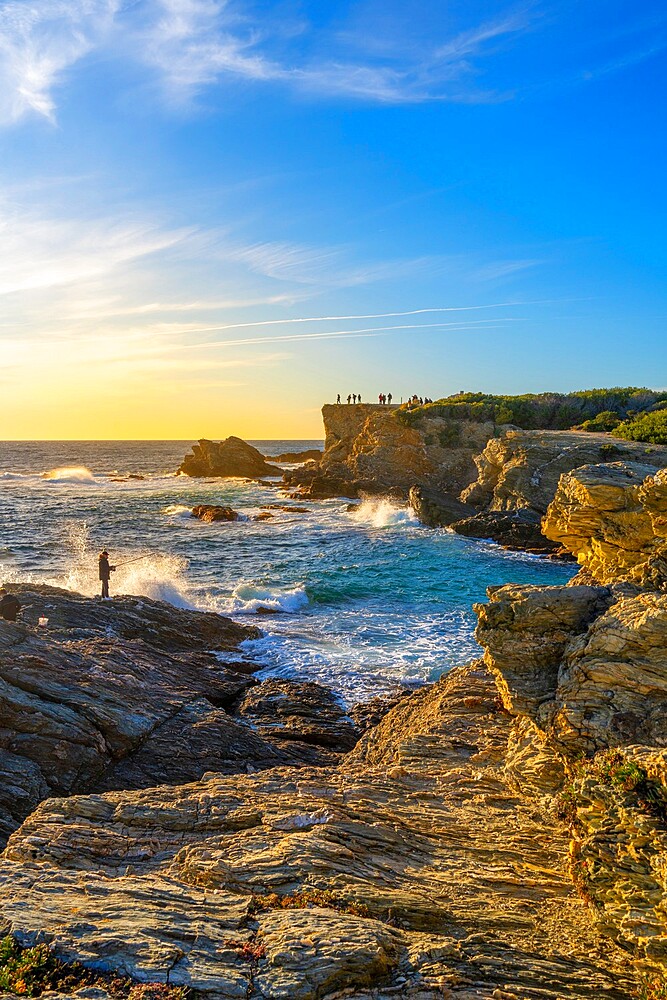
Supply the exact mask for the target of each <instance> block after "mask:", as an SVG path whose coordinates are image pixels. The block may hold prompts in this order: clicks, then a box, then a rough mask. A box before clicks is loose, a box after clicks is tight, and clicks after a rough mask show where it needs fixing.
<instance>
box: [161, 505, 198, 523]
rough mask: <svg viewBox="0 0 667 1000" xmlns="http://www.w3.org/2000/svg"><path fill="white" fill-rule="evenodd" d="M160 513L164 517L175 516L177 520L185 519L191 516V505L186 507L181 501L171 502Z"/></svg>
mask: <svg viewBox="0 0 667 1000" xmlns="http://www.w3.org/2000/svg"><path fill="white" fill-rule="evenodd" d="M162 513H163V514H164V515H165V517H177V518H178V519H179V520H181V519H182V520H184V521H187V520H188V519H189V518H191V517H192V507H187V506H186V505H185V504H183V503H171V504H169V506H168V507H165V508H164V510H163V511H162Z"/></svg>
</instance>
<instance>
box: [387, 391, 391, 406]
mask: <svg viewBox="0 0 667 1000" xmlns="http://www.w3.org/2000/svg"><path fill="white" fill-rule="evenodd" d="M391 400H392V395H391V393H390V392H388V393H387V402H388V403H389V405H390V406H391Z"/></svg>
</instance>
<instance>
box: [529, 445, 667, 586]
mask: <svg viewBox="0 0 667 1000" xmlns="http://www.w3.org/2000/svg"><path fill="white" fill-rule="evenodd" d="M544 533H545V534H546V535H547V537H549V538H551V539H553V540H554V541H556V542H559V543H560V544H562V545H564V546H566V547H567V548H568V549H569V550H570V551H571V552H572V553H573V554H574V555H575V556H576V557H577V561H578V562H579V563H580V565H581V566H583V567H584V569H585V570H587V571H588V572H589V573H590V574H591V576H592V577H593V578H594V579H596V580H598V581H600V582H601V583H607V582H610V581H620V580H627V581H629V582H632V583H635V584H638V585H639V586H644V587H653V588H657V589H663V588H664V587H665V586H667V470H664V469H661V470H659V471H656V470H655V468H653V467H651V466H649V465H645V464H642V465H639V464H636V463H630V462H615V463H613V464H610V465H594V466H585V467H584V468H582V469H577V470H576V471H575V472H572V473H570V474H569V475H567V476H563V478H562V479H561V481H560V485H559V487H558V490H557V492H556V495H555V497H554V500H553V503H552V504H551V505H550V507H549V509H548V511H547V514H546V517H545V518H544Z"/></svg>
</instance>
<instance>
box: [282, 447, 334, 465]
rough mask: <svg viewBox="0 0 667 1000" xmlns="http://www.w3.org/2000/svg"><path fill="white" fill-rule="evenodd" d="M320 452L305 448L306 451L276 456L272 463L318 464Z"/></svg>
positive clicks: (316, 449)
mask: <svg viewBox="0 0 667 1000" xmlns="http://www.w3.org/2000/svg"><path fill="white" fill-rule="evenodd" d="M321 457H322V452H321V451H320V449H319V448H307V449H306V451H286V452H284V453H283V454H282V455H276V456H275V458H274V459H273V461H274V462H290V463H291V462H319V460H320V459H321Z"/></svg>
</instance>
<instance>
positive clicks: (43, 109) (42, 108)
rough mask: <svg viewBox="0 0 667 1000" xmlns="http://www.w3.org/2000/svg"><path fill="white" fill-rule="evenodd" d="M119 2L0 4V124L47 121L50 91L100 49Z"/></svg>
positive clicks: (26, 1)
mask: <svg viewBox="0 0 667 1000" xmlns="http://www.w3.org/2000/svg"><path fill="white" fill-rule="evenodd" d="M118 9H119V0H10V2H4V3H2V4H0V124H10V123H12V122H15V121H17V120H18V119H19V118H22V117H23V116H24V115H25V114H29V113H36V114H38V115H43V116H44V117H45V118H48V119H50V120H53V117H54V113H55V98H54V94H53V92H54V89H55V88H56V87H57V86H58V84H59V83H60V82H61V81H62V78H63V74H64V73H65V71H66V70H67V69H69V67H70V66H72V65H73V64H74V63H76V62H77V61H78V60H79V59H81V58H82V57H83V56H85V55H86V54H87V53H88V52H90V51H91V50H92V49H94V48H95V47H97V46H98V45H100V44H101V43H102V41H103V40H104V38H105V37H106V35H107V34H108V31H109V29H110V27H111V25H112V23H113V20H114V17H115V15H116V13H117V12H118Z"/></svg>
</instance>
